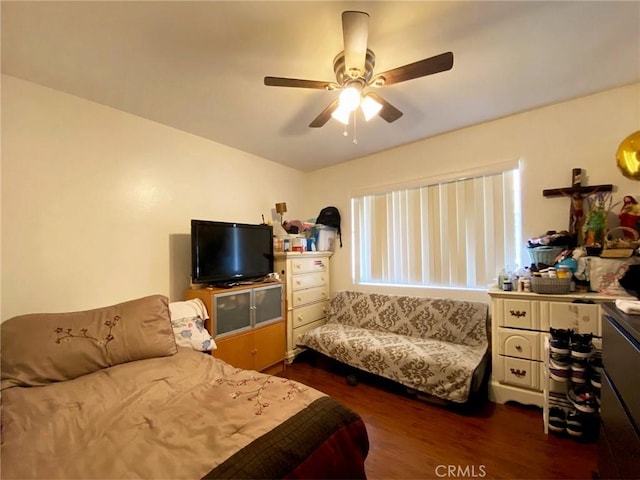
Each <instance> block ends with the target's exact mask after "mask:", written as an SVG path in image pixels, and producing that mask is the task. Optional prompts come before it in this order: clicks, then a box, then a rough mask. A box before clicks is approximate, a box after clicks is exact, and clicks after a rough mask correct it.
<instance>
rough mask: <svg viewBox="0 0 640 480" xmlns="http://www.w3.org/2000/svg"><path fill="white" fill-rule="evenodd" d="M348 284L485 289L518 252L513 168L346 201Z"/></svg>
mask: <svg viewBox="0 0 640 480" xmlns="http://www.w3.org/2000/svg"><path fill="white" fill-rule="evenodd" d="M351 209H352V229H353V231H352V234H353V240H354V241H353V245H354V247H353V255H354V256H353V262H352V269H353V281H354V283H377V284H402V285H430V286H442V287H463V288H486V287H487V286H488V285H489V284H490V283H491V282H492V280H493V279H494V278H495V277H496V275H497V272H498V271H499V270H500V269H501V268H504V267H505V266H507V265H512V264H514V263H517V259H519V258H520V245H521V243H522V242H521V234H520V232H521V215H520V177H519V172H518V170H517V169H515V170H508V171H504V172H500V173H497V174H491V175H482V176H475V177H473V178H464V179H461V180H456V181H449V182H445V183H435V184H431V185H425V186H419V187H411V188H405V189H394V190H393V191H389V192H385V193H376V194H371V195H362V196H358V197H353V198H352V199H351Z"/></svg>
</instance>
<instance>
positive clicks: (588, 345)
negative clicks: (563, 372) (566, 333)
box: [571, 333, 596, 360]
mask: <svg viewBox="0 0 640 480" xmlns="http://www.w3.org/2000/svg"><path fill="white" fill-rule="evenodd" d="M592 340H593V334H591V333H574V334H573V335H571V356H572V357H573V358H578V359H582V360H584V359H588V358H589V357H591V356H592V355H593V353H594V352H595V350H596V349H595V347H594V346H593V342H592Z"/></svg>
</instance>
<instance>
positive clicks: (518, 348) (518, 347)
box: [516, 344, 522, 352]
mask: <svg viewBox="0 0 640 480" xmlns="http://www.w3.org/2000/svg"><path fill="white" fill-rule="evenodd" d="M516 350H517V351H519V352H522V346H521V345H520V344H518V345H516Z"/></svg>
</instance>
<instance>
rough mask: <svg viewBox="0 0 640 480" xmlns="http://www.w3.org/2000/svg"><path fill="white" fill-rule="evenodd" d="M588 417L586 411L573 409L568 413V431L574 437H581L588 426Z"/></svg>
mask: <svg viewBox="0 0 640 480" xmlns="http://www.w3.org/2000/svg"><path fill="white" fill-rule="evenodd" d="M587 424H588V418H587V416H586V415H585V414H584V413H580V412H578V411H577V410H571V411H570V412H568V413H567V420H566V429H567V433H568V434H569V435H571V436H572V437H574V438H580V437H582V436H583V435H584V433H585V430H586V428H587Z"/></svg>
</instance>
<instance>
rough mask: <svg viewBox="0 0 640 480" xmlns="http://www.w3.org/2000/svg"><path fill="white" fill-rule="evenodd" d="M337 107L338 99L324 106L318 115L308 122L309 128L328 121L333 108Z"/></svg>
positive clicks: (320, 125) (322, 124)
mask: <svg viewBox="0 0 640 480" xmlns="http://www.w3.org/2000/svg"><path fill="white" fill-rule="evenodd" d="M336 108H338V99H335V100H334V101H333V102H331V103H330V104H329V106H328V107H327V108H325V109H324V110H323V111H322V112H321V113H320V115H318V116H317V117H316V118H315V119H314V120H313V122H311V123H310V124H309V126H310V127H311V128H318V127H322V126H324V124H325V123H327V122H328V121H329V119H330V118H331V114H332V113H333V112H334V110H335V109H336Z"/></svg>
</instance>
